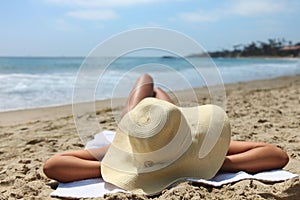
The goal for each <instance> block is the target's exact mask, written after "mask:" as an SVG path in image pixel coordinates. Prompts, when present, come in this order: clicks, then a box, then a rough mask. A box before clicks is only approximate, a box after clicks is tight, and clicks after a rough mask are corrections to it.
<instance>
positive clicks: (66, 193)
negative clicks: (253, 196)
mask: <svg viewBox="0 0 300 200" xmlns="http://www.w3.org/2000/svg"><path fill="white" fill-rule="evenodd" d="M102 133H103V134H97V135H95V138H94V140H92V141H90V142H88V143H87V146H86V148H87V149H90V148H96V147H101V146H104V145H107V144H110V143H111V141H112V139H113V137H114V134H115V132H113V131H103V132H102ZM297 176H298V175H297V174H293V173H290V172H288V171H285V170H272V171H266V172H260V173H257V174H248V173H246V172H238V173H219V174H217V175H216V176H215V177H214V178H212V179H210V180H203V179H187V180H188V181H192V182H197V183H203V184H206V185H211V186H216V187H219V186H221V185H224V184H228V183H234V182H237V181H240V180H245V179H255V180H260V181H263V182H278V181H284V180H287V179H291V178H295V177H297ZM115 192H127V191H124V190H122V189H120V188H118V187H116V186H114V185H112V184H109V183H106V182H104V181H103V179H101V178H95V179H87V180H82V181H75V182H71V183H59V185H58V187H57V189H56V190H55V191H54V192H52V193H51V196H53V197H54V196H55V197H69V198H94V197H103V195H104V194H107V193H115Z"/></svg>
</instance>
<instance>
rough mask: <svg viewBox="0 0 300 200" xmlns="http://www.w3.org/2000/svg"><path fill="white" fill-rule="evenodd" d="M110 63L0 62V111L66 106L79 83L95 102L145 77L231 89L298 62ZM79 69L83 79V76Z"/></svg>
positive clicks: (299, 66)
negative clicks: (222, 83)
mask: <svg viewBox="0 0 300 200" xmlns="http://www.w3.org/2000/svg"><path fill="white" fill-rule="evenodd" d="M108 60H110V59H107V58H106V59H105V58H102V59H100V58H99V59H95V60H93V61H89V62H87V61H86V60H85V59H84V58H32V57H30V58H23V57H22V58H14V57H8V58H7V57H2V58H0V100H1V101H0V111H8V110H18V109H28V108H37V107H47V106H54V105H63V104H70V103H72V100H73V92H74V88H77V89H78V88H80V87H83V85H82V83H86V85H87V88H85V87H83V88H80V89H81V91H88V90H89V89H90V90H92V92H94V100H101V99H107V98H111V97H118V96H126V95H127V94H128V93H129V91H130V89H131V87H132V85H133V84H134V82H135V79H136V78H137V77H138V75H139V74H141V73H145V72H147V73H149V74H151V75H152V76H153V77H154V80H155V81H156V82H157V86H159V87H162V88H164V89H166V90H182V89H188V88H191V87H193V88H195V87H203V86H205V85H207V84H214V83H216V84H217V83H220V80H221V81H222V82H224V83H235V82H243V81H249V80H257V79H269V78H274V77H280V76H289V75H296V74H300V60H299V59H264V58H255V59H254V58H239V59H236V58H216V59H213V62H212V61H211V60H210V59H206V58H190V59H189V61H192V63H193V65H191V63H190V62H187V61H186V60H184V59H178V58H160V57H157V58H155V57H148V58H145V57H122V58H119V59H116V60H113V61H112V62H110V63H109V65H107V63H108ZM195 65H196V68H195ZM80 67H81V68H80ZM83 69H85V70H86V73H84V74H81V72H83V71H84V70H83ZM80 70H81V71H80ZM199 71H200V72H201V73H202V72H203V74H204V76H205V77H203V74H201V73H200V74H199V73H198V72H199ZM211 74H214V75H216V76H218V77H217V78H220V79H218V80H215V81H212V82H210V83H208V82H207V79H215V77H216V76H211V77H207V76H210V75H211ZM201 75H202V77H201ZM82 80H84V81H82ZM80 81H82V82H80ZM78 82H80V83H81V85H80V84H79V85H78ZM77 91H78V90H75V93H76V92H77ZM83 94H84V93H83ZM82 100H83V101H85V100H91V99H84V98H83V99H82Z"/></svg>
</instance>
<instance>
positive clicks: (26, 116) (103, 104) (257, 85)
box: [0, 74, 300, 126]
mask: <svg viewBox="0 0 300 200" xmlns="http://www.w3.org/2000/svg"><path fill="white" fill-rule="evenodd" d="M298 79H299V80H300V74H298V75H294V76H282V77H276V78H271V79H260V80H251V81H245V82H237V83H228V84H224V87H225V92H226V93H227V94H228V93H230V92H231V91H233V90H236V89H242V90H251V89H271V88H277V87H282V85H285V84H287V83H285V82H288V83H291V82H293V81H295V80H298ZM283 81H284V83H283ZM195 91H197V94H198V95H201V96H204V97H205V98H209V94H208V91H207V89H206V88H205V87H201V88H195ZM191 92H193V91H190V90H180V91H175V92H174V94H175V95H178V96H179V97H180V98H181V100H189V97H190V95H191ZM115 100H116V102H119V103H117V105H118V106H121V103H122V102H125V100H124V99H122V98H120V99H115ZM92 103H93V102H92ZM110 103H111V99H104V100H96V101H95V107H96V111H97V110H99V109H100V110H101V109H107V108H110V106H109V105H110ZM80 104H83V105H84V104H89V103H80ZM72 106H73V104H63V105H53V106H46V107H37V108H28V109H17V110H8V111H0V126H10V125H17V124H22V123H31V122H34V121H43V120H50V119H55V118H61V117H69V116H72V115H73V111H72Z"/></svg>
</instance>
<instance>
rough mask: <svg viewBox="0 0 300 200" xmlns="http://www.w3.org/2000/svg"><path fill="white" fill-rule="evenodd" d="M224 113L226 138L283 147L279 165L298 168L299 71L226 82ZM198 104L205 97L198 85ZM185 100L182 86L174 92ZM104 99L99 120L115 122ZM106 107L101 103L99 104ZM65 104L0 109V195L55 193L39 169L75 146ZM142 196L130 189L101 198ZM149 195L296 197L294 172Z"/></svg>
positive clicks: (298, 186)
mask: <svg viewBox="0 0 300 200" xmlns="http://www.w3.org/2000/svg"><path fill="white" fill-rule="evenodd" d="M226 93H227V111H226V112H227V113H228V115H229V117H230V119H231V126H232V139H234V140H242V141H245V140H247V141H261V142H267V143H271V144H274V145H277V146H279V147H281V148H282V149H284V150H285V151H286V152H287V153H288V155H289V157H290V162H289V164H288V165H287V166H286V167H285V168H284V169H285V170H288V171H290V172H292V173H296V174H300V136H299V134H300V76H291V77H281V78H276V79H270V80H260V81H251V82H245V83H236V84H228V85H226ZM197 94H198V98H199V102H200V103H201V104H207V103H209V102H210V100H209V96H208V95H207V92H206V91H205V90H204V89H199V90H198V93H197ZM179 95H183V96H185V97H186V103H187V104H189V103H192V102H189V101H190V100H189V98H188V91H186V92H184V91H183V92H180V93H179ZM109 102H110V101H101V102H97V106H96V107H98V108H102V110H99V111H97V117H98V119H99V123H101V125H102V126H103V127H105V128H106V129H108V130H115V128H116V124H115V121H114V118H113V115H112V113H111V110H110V109H107V108H109V106H110V104H109ZM105 107H106V109H105ZM71 108H72V107H71V105H66V106H59V107H49V108H38V109H32V110H22V111H11V112H2V113H0V127H1V131H0V137H1V143H0V199H20V198H23V199H55V198H51V197H50V193H51V192H52V191H54V189H53V188H55V187H56V186H57V182H55V181H53V180H50V179H48V178H47V177H46V176H45V175H44V174H43V171H42V166H43V163H44V161H45V160H46V159H47V158H49V157H50V156H52V155H54V154H55V153H58V152H61V151H66V150H74V149H81V148H83V147H84V144H83V143H82V141H81V140H80V138H79V136H78V134H77V131H76V127H75V125H74V120H73V117H72V109H71ZM132 198H134V199H148V198H147V197H146V196H136V195H130V194H126V195H125V194H112V195H107V196H106V197H105V199H132ZM152 198H154V199H193V198H194V199H200V198H201V199H289V200H296V199H299V198H300V181H299V178H295V179H292V180H287V181H283V182H278V183H272V184H270V183H268V184H267V183H262V182H259V181H256V180H244V181H240V182H237V183H234V184H227V185H224V186H222V187H218V188H214V187H208V186H203V185H195V184H192V183H190V182H182V183H180V184H178V185H177V186H176V187H173V188H171V189H168V190H164V191H163V192H162V193H161V194H160V195H158V196H155V197H152Z"/></svg>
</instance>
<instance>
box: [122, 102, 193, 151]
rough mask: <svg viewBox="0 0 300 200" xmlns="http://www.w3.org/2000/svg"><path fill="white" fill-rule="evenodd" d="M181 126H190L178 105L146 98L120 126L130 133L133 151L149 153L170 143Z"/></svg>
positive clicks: (125, 132) (127, 115) (123, 130)
mask: <svg viewBox="0 0 300 200" xmlns="http://www.w3.org/2000/svg"><path fill="white" fill-rule="evenodd" d="M180 126H184V127H187V128H188V127H189V126H188V125H187V122H186V119H185V118H184V116H183V115H182V113H181V111H180V110H179V109H178V107H177V106H175V105H173V104H171V103H169V102H166V101H153V98H146V99H144V100H143V103H140V104H138V105H137V106H136V107H135V108H134V109H133V110H131V111H130V112H128V113H127V114H126V115H125V116H124V117H123V119H122V120H121V122H120V123H119V125H118V128H119V129H120V130H121V132H122V133H124V134H126V135H128V138H129V140H130V143H131V146H132V152H134V153H147V152H152V151H156V150H158V149H161V148H163V147H165V146H166V145H167V144H168V143H170V142H171V141H172V140H173V139H174V137H175V136H176V135H177V133H178V131H179V130H180ZM188 133H189V131H187V132H186V134H188ZM180 134H182V133H180ZM141 144H142V145H141Z"/></svg>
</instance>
